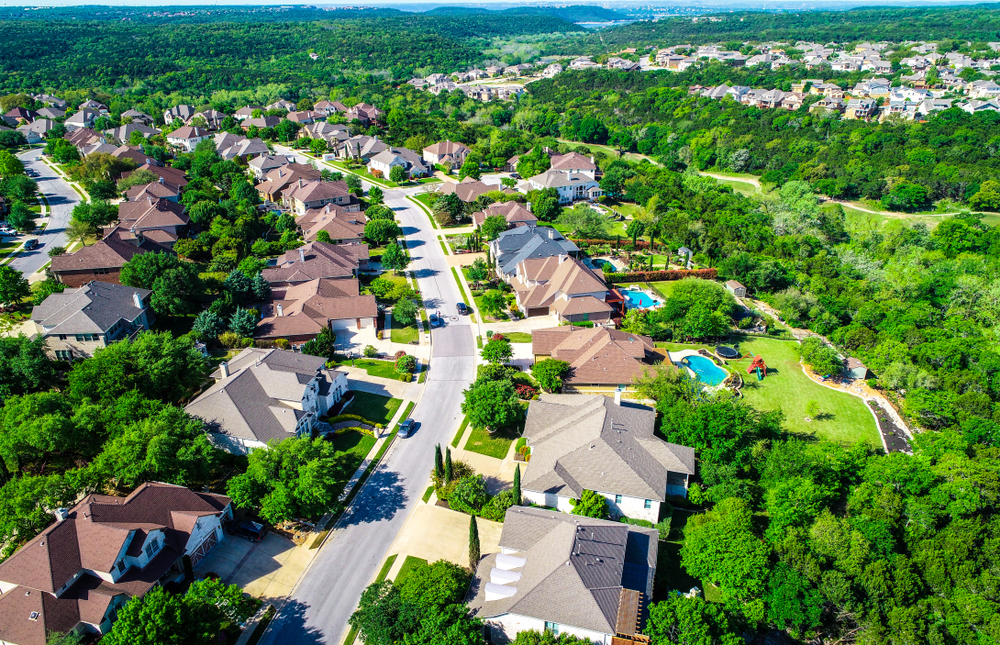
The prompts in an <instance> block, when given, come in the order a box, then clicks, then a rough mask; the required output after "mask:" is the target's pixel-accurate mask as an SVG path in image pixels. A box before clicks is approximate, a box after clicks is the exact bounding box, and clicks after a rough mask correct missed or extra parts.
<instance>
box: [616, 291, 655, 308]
mask: <svg viewBox="0 0 1000 645" xmlns="http://www.w3.org/2000/svg"><path fill="white" fill-rule="evenodd" d="M621 292H622V295H623V296H625V301H626V305H627V306H628V308H629V309H645V308H646V307H652V306H653V305H655V304H656V301H655V300H653V299H652V298H651V297H650V295H649V294H648V293H644V292H642V291H629V290H628V289H622V290H621Z"/></svg>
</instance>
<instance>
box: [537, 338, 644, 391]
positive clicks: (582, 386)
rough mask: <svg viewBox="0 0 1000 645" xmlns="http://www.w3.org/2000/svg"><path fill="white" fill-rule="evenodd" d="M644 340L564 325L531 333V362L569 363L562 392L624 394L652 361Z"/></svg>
mask: <svg viewBox="0 0 1000 645" xmlns="http://www.w3.org/2000/svg"><path fill="white" fill-rule="evenodd" d="M653 347H654V346H653V341H652V339H650V338H649V337H648V336H640V335H638V334H629V333H627V332H623V331H619V330H617V329H610V328H607V327H592V328H588V327H574V326H572V325H564V326H562V327H553V328H549V329H536V330H534V331H532V332H531V353H532V354H533V355H534V357H535V361H540V360H543V359H546V358H554V359H556V360H558V361H566V362H567V363H569V372H568V373H567V374H566V375H565V376H563V391H564V392H612V391H615V390H621V391H623V392H624V391H628V390H630V389H631V388H632V382H633V381H634V380H635V379H636V378H637V377H640V376H642V375H643V374H644V373H645V372H646V370H648V369H649V366H650V365H652V364H653V362H654V361H655V360H659V359H662V358H663V356H662V355H660V354H655V353H654V352H653Z"/></svg>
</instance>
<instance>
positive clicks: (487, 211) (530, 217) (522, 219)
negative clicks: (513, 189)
mask: <svg viewBox="0 0 1000 645" xmlns="http://www.w3.org/2000/svg"><path fill="white" fill-rule="evenodd" d="M495 215H499V216H500V217H503V218H504V219H505V220H507V225H508V226H510V225H514V226H519V225H524V224H531V225H534V224H537V223H538V218H537V217H535V216H534V214H533V213H532V212H531V211H529V210H528V209H527V208H525V207H524V206H523V205H521V204H519V203H518V202H515V201H509V202H493V203H492V204H490V205H489V206H487V207H486V208H484V209H483V210H481V211H477V212H475V213H473V214H472V221H473V222H475V223H476V225H477V226H481V225H482V223H483V222H485V221H486V218H487V217H493V216H495Z"/></svg>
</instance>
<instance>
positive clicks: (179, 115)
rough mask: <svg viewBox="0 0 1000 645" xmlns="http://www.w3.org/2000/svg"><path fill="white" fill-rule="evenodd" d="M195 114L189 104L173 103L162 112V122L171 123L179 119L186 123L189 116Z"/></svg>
mask: <svg viewBox="0 0 1000 645" xmlns="http://www.w3.org/2000/svg"><path fill="white" fill-rule="evenodd" d="M194 114H195V109H194V107H193V106H190V105H183V104H182V105H175V106H174V107H172V108H170V109H169V110H165V111H164V112H163V122H164V123H166V124H167V125H171V124H173V122H174V121H180V122H181V123H187V122H188V121H189V120H190V119H191V117H193V116H194Z"/></svg>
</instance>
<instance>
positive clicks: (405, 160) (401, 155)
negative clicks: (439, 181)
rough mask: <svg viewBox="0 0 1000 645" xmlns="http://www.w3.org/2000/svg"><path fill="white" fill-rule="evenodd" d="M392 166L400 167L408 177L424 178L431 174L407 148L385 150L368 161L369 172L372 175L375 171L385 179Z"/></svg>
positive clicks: (425, 165) (426, 165)
mask: <svg viewBox="0 0 1000 645" xmlns="http://www.w3.org/2000/svg"><path fill="white" fill-rule="evenodd" d="M393 166H401V167H402V168H403V170H405V171H406V174H407V175H409V176H410V177H426V176H427V175H429V174H431V172H432V168H431V166H429V165H428V164H427V163H426V162H425V161H424V160H423V159H421V158H420V155H418V154H417V153H415V152H413V151H412V150H409V149H407V148H387V149H385V150H383V151H382V152H380V153H378V154H377V155H375V156H374V157H372V158H371V159H370V160H369V161H368V171H369V172H371V173H372V174H374V173H375V171H376V170H377V171H379V172H381V173H382V176H383V177H386V178H388V177H389V173H390V172H391V171H392V168H393Z"/></svg>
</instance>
